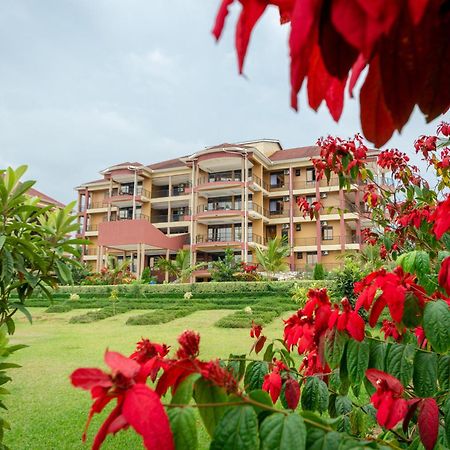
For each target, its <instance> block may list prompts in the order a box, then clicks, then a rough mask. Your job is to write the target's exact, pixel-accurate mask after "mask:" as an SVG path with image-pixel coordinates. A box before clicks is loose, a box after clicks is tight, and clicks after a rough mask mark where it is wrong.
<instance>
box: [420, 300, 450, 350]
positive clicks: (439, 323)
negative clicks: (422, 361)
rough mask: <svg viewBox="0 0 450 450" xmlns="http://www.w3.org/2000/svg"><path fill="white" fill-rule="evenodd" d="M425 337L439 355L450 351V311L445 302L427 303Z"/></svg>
mask: <svg viewBox="0 0 450 450" xmlns="http://www.w3.org/2000/svg"><path fill="white" fill-rule="evenodd" d="M423 328H424V331H425V336H426V337H427V339H428V341H429V342H430V343H431V345H432V346H433V349H434V350H435V351H437V352H439V353H445V352H446V351H447V350H449V349H450V311H449V308H448V305H447V303H445V302H444V301H443V300H437V301H434V302H427V304H426V305H425V311H424V314H423Z"/></svg>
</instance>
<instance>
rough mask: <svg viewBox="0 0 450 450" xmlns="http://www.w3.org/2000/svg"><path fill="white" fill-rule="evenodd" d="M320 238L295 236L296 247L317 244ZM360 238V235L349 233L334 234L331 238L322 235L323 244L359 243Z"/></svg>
mask: <svg viewBox="0 0 450 450" xmlns="http://www.w3.org/2000/svg"><path fill="white" fill-rule="evenodd" d="M317 242H318V239H317V237H316V236H312V237H304V238H294V246H295V247H303V246H316V245H317ZM359 242H360V239H359V238H358V236H353V235H351V236H350V235H348V236H333V237H332V238H331V239H325V238H324V237H322V239H321V245H322V246H324V245H338V244H359Z"/></svg>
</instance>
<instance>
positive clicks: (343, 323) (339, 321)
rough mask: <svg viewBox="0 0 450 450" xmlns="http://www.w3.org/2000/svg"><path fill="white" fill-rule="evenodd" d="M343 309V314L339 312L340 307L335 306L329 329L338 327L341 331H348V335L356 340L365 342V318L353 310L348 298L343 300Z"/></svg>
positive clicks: (329, 321) (329, 320)
mask: <svg viewBox="0 0 450 450" xmlns="http://www.w3.org/2000/svg"><path fill="white" fill-rule="evenodd" d="M341 305H342V308H343V311H342V313H340V311H339V307H338V306H337V305H334V309H333V312H332V313H331V314H330V317H329V319H328V328H330V329H332V328H334V327H336V328H337V329H338V330H339V331H344V330H345V331H347V333H348V334H349V335H350V336H351V337H352V338H353V339H355V340H357V341H360V342H361V341H362V340H364V328H365V323H364V320H363V318H362V317H361V316H360V315H359V314H358V313H357V311H353V310H352V306H351V304H350V302H349V300H348V298H347V297H344V298H343V299H342V300H341Z"/></svg>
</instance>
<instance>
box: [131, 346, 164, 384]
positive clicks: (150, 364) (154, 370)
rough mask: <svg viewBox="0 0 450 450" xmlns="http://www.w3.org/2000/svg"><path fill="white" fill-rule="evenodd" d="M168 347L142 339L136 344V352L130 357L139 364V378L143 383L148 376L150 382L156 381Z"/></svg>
mask: <svg viewBox="0 0 450 450" xmlns="http://www.w3.org/2000/svg"><path fill="white" fill-rule="evenodd" d="M169 349H170V347H169V346H167V345H166V344H162V345H161V344H156V343H153V342H150V341H149V340H148V339H142V340H140V341H139V342H138V343H137V344H136V350H135V351H134V352H133V353H132V354H131V355H130V358H131V359H134V360H135V361H137V362H138V363H139V364H141V366H142V367H141V371H140V373H139V377H140V378H142V379H143V380H144V381H145V380H146V379H147V377H149V376H150V378H151V380H152V381H155V380H156V377H157V375H158V372H159V370H160V369H161V367H163V365H164V362H163V358H164V357H165V356H166V355H167V354H168V353H169Z"/></svg>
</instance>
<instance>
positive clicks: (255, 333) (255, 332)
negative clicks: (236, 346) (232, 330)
mask: <svg viewBox="0 0 450 450" xmlns="http://www.w3.org/2000/svg"><path fill="white" fill-rule="evenodd" d="M261 331H262V326H261V325H257V324H256V323H255V321H254V320H252V328H251V329H250V337H252V338H256V339H257V338H259V336H261Z"/></svg>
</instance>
